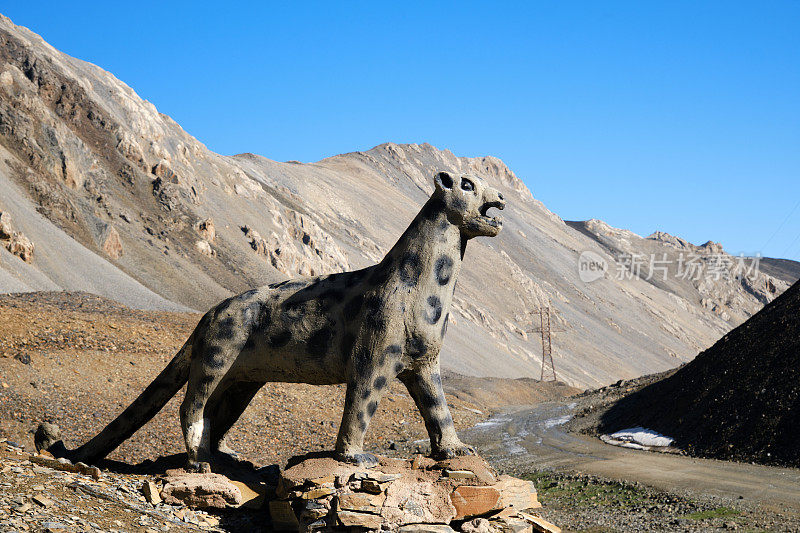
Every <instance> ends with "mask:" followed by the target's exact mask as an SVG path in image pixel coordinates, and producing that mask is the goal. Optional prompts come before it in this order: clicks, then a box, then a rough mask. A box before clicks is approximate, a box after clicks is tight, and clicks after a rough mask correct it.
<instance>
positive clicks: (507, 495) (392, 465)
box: [269, 455, 558, 533]
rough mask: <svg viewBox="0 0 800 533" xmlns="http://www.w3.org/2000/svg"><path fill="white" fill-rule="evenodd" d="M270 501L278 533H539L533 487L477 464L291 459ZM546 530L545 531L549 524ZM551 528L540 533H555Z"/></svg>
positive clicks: (461, 460)
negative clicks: (370, 465) (373, 464)
mask: <svg viewBox="0 0 800 533" xmlns="http://www.w3.org/2000/svg"><path fill="white" fill-rule="evenodd" d="M290 465H291V466H289V467H288V468H287V469H286V470H285V471H284V472H283V473H282V474H281V477H280V481H279V484H278V487H277V490H276V496H277V497H276V498H275V499H273V500H271V501H270V502H269V510H270V514H271V517H272V522H273V527H274V528H275V529H276V530H279V531H308V532H310V531H377V530H391V531H401V532H411V531H419V532H425V531H430V532H448V531H473V532H482V533H483V532H486V533H489V532H494V531H512V532H525V531H534V530H536V531H542V530H543V529H541V524H536V521H537V520H538V521H540V522H543V523H544V524H546V522H544V521H542V520H541V519H539V518H537V517H533V516H532V515H528V514H526V513H525V511H527V510H530V509H535V508H538V507H541V504H540V503H539V502H538V500H537V498H536V488H535V487H534V485H533V483H532V482H530V481H524V480H521V479H517V478H513V477H511V476H505V475H503V476H497V475H496V473H495V472H494V471H493V470H492V468H491V467H490V466H489V465H488V464H487V463H486V462H485V461H484V460H483V459H481V458H480V457H476V456H472V457H458V458H454V459H449V460H446V461H439V462H437V461H434V460H432V459H429V458H426V457H423V456H421V455H418V456H415V457H414V458H413V459H411V460H403V459H389V458H385V457H382V458H380V464H379V465H378V466H377V467H375V468H371V469H365V468H359V467H356V466H353V465H350V464H346V463H341V462H339V461H336V460H335V459H332V458H330V457H306V458H302V457H301V458H295V460H293V461H290ZM548 526H549V524H548ZM552 527H553V528H552V529H544V530H545V531H558V528H555V527H554V526H552Z"/></svg>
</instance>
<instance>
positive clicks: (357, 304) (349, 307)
mask: <svg viewBox="0 0 800 533" xmlns="http://www.w3.org/2000/svg"><path fill="white" fill-rule="evenodd" d="M363 304H364V295H363V294H358V295H356V296H354V297H353V299H352V300H350V301H349V302H347V303H346V304H345V306H344V317H345V318H346V319H347V320H353V319H354V318H355V317H357V316H358V313H359V312H361V306H362V305H363Z"/></svg>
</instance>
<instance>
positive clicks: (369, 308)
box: [364, 295, 386, 331]
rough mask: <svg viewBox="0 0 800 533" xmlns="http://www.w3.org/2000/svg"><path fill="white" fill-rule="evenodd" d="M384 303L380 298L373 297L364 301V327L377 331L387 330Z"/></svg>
mask: <svg viewBox="0 0 800 533" xmlns="http://www.w3.org/2000/svg"><path fill="white" fill-rule="evenodd" d="M383 311H384V302H383V299H382V298H381V297H380V296H377V295H372V296H369V297H368V298H366V299H365V301H364V325H365V326H367V327H368V328H370V329H373V330H376V331H383V330H384V329H386V317H385V316H384V312H383Z"/></svg>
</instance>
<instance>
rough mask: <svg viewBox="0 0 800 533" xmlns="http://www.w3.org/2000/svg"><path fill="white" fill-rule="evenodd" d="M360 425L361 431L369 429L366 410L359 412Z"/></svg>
mask: <svg viewBox="0 0 800 533" xmlns="http://www.w3.org/2000/svg"><path fill="white" fill-rule="evenodd" d="M358 426H359V427H360V428H361V431H366V430H367V420H366V416H365V415H364V411H360V412H359V413H358Z"/></svg>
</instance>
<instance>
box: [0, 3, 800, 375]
mask: <svg viewBox="0 0 800 533" xmlns="http://www.w3.org/2000/svg"><path fill="white" fill-rule="evenodd" d="M442 169H446V170H451V171H454V172H473V173H477V174H480V175H481V176H483V177H484V178H485V179H487V180H488V181H489V182H490V184H491V185H492V186H495V187H497V188H499V189H500V190H501V191H502V192H503V194H504V195H505V196H506V198H507V201H508V207H507V209H506V210H505V211H504V212H503V218H504V220H505V229H504V230H503V232H502V233H501V234H500V236H499V237H497V238H495V239H477V240H476V241H473V242H472V243H471V244H470V246H469V247H468V249H467V254H466V259H465V261H466V262H465V266H464V270H463V273H462V277H461V278H460V279H459V284H458V288H457V290H456V298H455V312H454V313H452V314H451V324H450V326H449V329H448V337H447V340H446V342H445V348H444V352H443V356H442V359H443V364H444V366H446V367H447V368H449V369H450V370H453V371H456V372H459V373H462V374H467V375H478V376H498V377H521V376H529V377H537V376H538V375H539V372H540V368H541V355H540V353H541V347H540V344H539V340H538V338H537V336H536V334H531V333H530V332H529V330H530V329H532V327H533V326H535V325H537V322H536V317H537V316H538V315H537V314H536V313H535V310H536V308H538V307H539V306H541V305H543V304H545V305H547V304H548V302H551V303H550V305H551V306H552V308H553V313H554V315H553V320H554V325H556V326H557V328H556V329H559V330H563V331H559V332H557V333H555V341H554V358H555V364H556V370H557V372H558V376H559V378H560V379H563V380H565V381H567V382H568V383H570V384H573V385H577V386H592V385H600V384H604V383H608V382H611V381H616V380H618V379H620V378H628V377H633V376H638V375H641V374H644V373H651V372H655V371H659V370H665V369H667V368H671V367H674V366H676V365H678V364H680V363H681V362H684V361H687V360H689V359H691V358H692V357H694V355H695V354H696V353H697V352H698V351H700V350H701V349H703V348H705V347H706V346H708V345H710V344H711V343H712V342H713V341H714V340H716V339H717V338H718V337H720V336H721V335H722V334H723V333H724V332H726V331H728V330H729V329H731V328H732V327H733V326H735V325H737V324H739V323H740V322H742V321H743V320H744V319H746V318H747V317H748V316H750V315H751V314H753V313H754V312H756V311H757V310H758V309H760V308H761V307H762V306H763V305H764V304H765V303H767V302H769V301H771V300H772V299H773V298H774V297H775V296H776V295H778V294H780V293H781V292H782V291H783V290H784V289H785V288H786V287H788V284H789V283H788V282H789V281H793V279H792V278H793V277H795V276H796V272H797V271H796V270H792V268H793V267H787V266H786V265H783V266H782V267H781V268H780V269H773V270H772V273H773V275H766V274H764V273H760V272H754V270H757V269H753V268H751V267H752V266H753V265H752V262H749V263H747V264H745V265H743V264H739V263H737V259H736V258H732V257H731V256H729V255H727V254H725V253H724V252H723V251H722V250H721V247H719V246H716V245H713V244H708V245H704V246H702V247H694V246H693V245H691V244H689V243H685V241H681V240H680V239H678V238H675V237H671V236H668V235H666V234H656V235H653V236H651V237H649V238H642V237H639V236H637V235H635V234H633V233H630V232H627V231H624V230H618V229H615V228H611V227H609V226H608V225H606V224H604V223H602V222H600V221H589V222H583V223H565V222H564V221H563V220H561V219H560V218H559V217H558V216H557V215H555V214H554V213H552V212H550V211H549V210H547V208H545V206H544V205H543V204H542V203H541V202H539V201H537V200H536V199H535V198H534V196H533V194H532V193H531V191H530V190H529V189H528V188H527V187H526V186H525V184H524V183H523V182H522V181H521V180H520V179H519V178H517V176H515V174H514V173H513V172H512V171H511V170H510V169H509V168H508V167H507V166H506V165H505V164H504V163H503V162H502V161H500V160H499V159H496V158H493V157H476V158H466V157H456V156H455V155H453V154H452V153H451V152H449V151H448V150H439V149H436V148H434V147H433V146H430V145H428V144H421V145H417V144H411V145H397V144H392V143H387V144H382V145H380V146H377V147H375V148H373V149H371V150H368V151H366V152H354V153H349V154H343V155H338V156H335V157H330V158H327V159H323V160H322V161H318V162H315V163H308V164H302V163H299V162H296V161H289V162H283V163H281V162H277V161H272V160H269V159H266V158H264V157H261V156H257V155H253V154H241V155H237V156H233V157H228V156H222V155H219V154H216V153H214V152H212V151H210V150H209V149H207V148H206V147H205V146H204V145H203V144H202V143H200V142H199V141H198V140H196V139H195V138H193V137H192V136H191V135H189V134H188V133H186V132H185V131H183V130H182V129H181V127H180V126H179V125H178V124H176V123H175V122H174V121H173V120H172V119H170V118H169V117H168V116H166V115H163V114H161V113H159V112H158V111H157V110H156V108H155V107H154V106H153V105H152V104H151V103H149V102H147V101H144V100H142V99H141V98H139V97H138V96H137V95H136V93H135V92H134V91H133V90H132V89H131V88H130V87H128V86H127V85H125V84H124V83H122V82H121V81H119V80H118V79H116V78H115V77H114V76H113V75H111V74H110V73H108V72H106V71H104V70H102V69H101V68H99V67H97V66H95V65H92V64H89V63H86V62H83V61H80V60H78V59H75V58H72V57H69V56H67V55H65V54H63V53H60V52H59V51H57V50H55V49H54V48H53V47H51V46H50V45H48V44H47V43H46V42H44V41H43V40H42V39H41V38H40V37H39V36H37V35H36V34H34V33H32V32H30V31H29V30H27V29H25V28H22V27H19V26H15V25H14V24H13V23H12V22H11V21H10V20H9V19H7V18H0V212H1V213H2V215H0V217H1V218H0V222H2V224H1V225H2V227H5V228H7V231H6V232H5V233H7V234H8V238H6V239H5V240H0V245H2V247H0V291H2V292H13V291H36V290H57V289H69V290H82V291H88V292H93V293H96V294H99V295H102V296H106V297H109V298H112V299H115V300H118V301H120V302H122V303H124V304H127V305H129V306H133V307H138V308H147V309H162V310H163V309H166V310H170V309H174V310H179V309H186V308H189V309H198V310H204V309H206V308H208V307H209V306H211V305H213V304H214V303H216V302H217V301H219V300H221V299H222V298H224V297H226V296H228V295H230V294H232V293H236V292H238V291H244V290H246V289H248V288H250V287H252V286H256V285H260V284H264V283H268V282H274V281H278V280H281V279H285V278H287V277H292V276H298V275H303V276H305V275H316V274H323V273H330V272H336V271H341V270H346V269H353V268H358V267H363V266H366V265H368V264H371V263H373V262H376V261H377V260H378V259H379V258H380V257H381V256H382V254H383V253H384V252H385V251H387V250H388V249H389V247H390V246H391V245H392V244H393V242H394V240H395V239H396V238H397V237H398V236H399V235H400V234H401V232H402V230H403V229H404V228H405V227H406V226H407V225H408V223H409V222H410V221H411V219H412V218H413V216H414V215H415V213H416V212H417V210H418V209H419V208H420V206H421V205H422V204H423V202H424V201H425V199H426V198H427V197H428V195H429V194H430V193H431V191H432V189H433V186H432V180H431V176H432V174H433V173H434V171H436V170H442ZM529 182H530V183H533V184H534V185H535V180H533V179H532V180H530V181H529ZM3 235H4V233H3V230H2V229H0V239H2V237H3ZM681 253H683V254H684V256H685V257H688V255H690V254H691V255H692V257H693V258H694V257H695V256H697V258H696V260H695V262H697V263H700V264H702V266H701V267H700V269H701V271H702V276H700V277H699V278H697V279H695V278H694V277H689V276H684V275H683V274H684V272H683V271H679V269H678V266H677V263H675V264H670V265H668V266H667V267H666V271H665V270H664V267H663V265H662V264H661V263H659V264H656V263H655V259H663V258H662V254H666V256H664V257H666V258H667V259H668V260H670V261H678V260H679V258H680V257H681ZM639 256H642V257H644V258H645V259H647V260H648V261H652V265H650V263H648V267H649V266H653V267H654V268H655V269H645V270H644V271H640V269H639V268H636V264H637V263H636V261H637V260H638V261H641V260H642V259H641V257H639ZM637 257H639V259H636V258H637ZM626 258H627V259H626ZM628 259H629V260H628ZM579 263H580V265H581V268H584V267H585V268H588V269H589V270H590V271H592V272H594V273H596V272H597V270H596V269H597V268H600V267H603V268H604V269H605V271H604V272H603V271H602V269H601V271H600V272H599V274H600V277H599V278H597V279H594V277H595V276H589V277H591V278H592V279H589V277H587V275H586V274H587V272H588V271H586V270H583V271H579ZM721 263H724V267H723V266H720V264H721ZM603 265H604V266H603ZM743 266H744V267H746V268H742V267H743ZM618 267H619V268H618ZM593 269H594V270H593ZM670 269H671V270H670ZM619 272H621V273H622V274H623V275H622V276H619V275H617V274H618V273H619ZM625 272H628V273H638V274H639V275H627V274H625ZM663 272H666V275H665V276H661V274H662V273H663ZM792 272H794V274H792ZM650 273H655V274H657V275H649V274H650ZM709 273H711V274H709ZM648 277H649V278H650V279H647V278H648ZM618 278H619V279H618ZM587 280H588V281H587Z"/></svg>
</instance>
